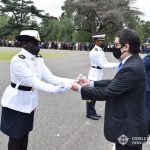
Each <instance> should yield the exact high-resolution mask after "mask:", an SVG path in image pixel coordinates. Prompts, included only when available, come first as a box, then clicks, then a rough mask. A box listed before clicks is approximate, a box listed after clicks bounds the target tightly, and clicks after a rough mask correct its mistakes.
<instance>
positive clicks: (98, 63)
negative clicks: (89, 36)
mask: <svg viewBox="0 0 150 150" xmlns="http://www.w3.org/2000/svg"><path fill="white" fill-rule="evenodd" d="M89 56H90V61H91V67H90V70H89V73H88V79H89V80H92V81H98V80H102V78H103V68H117V67H118V65H119V64H118V63H110V62H108V61H107V59H106V57H105V53H104V52H103V50H102V48H101V47H99V46H97V45H95V46H94V48H93V49H92V50H91V52H90V53H89ZM97 67H98V68H99V69H98V68H97ZM100 68H101V69H100Z"/></svg>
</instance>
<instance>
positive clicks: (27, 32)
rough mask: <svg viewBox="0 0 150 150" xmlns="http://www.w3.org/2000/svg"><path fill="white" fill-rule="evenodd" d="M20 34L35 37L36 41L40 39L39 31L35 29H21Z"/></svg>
mask: <svg viewBox="0 0 150 150" xmlns="http://www.w3.org/2000/svg"><path fill="white" fill-rule="evenodd" d="M20 35H28V36H32V37H33V38H35V39H36V40H37V41H41V39H40V35H39V32H38V31H36V30H23V31H21V33H20Z"/></svg>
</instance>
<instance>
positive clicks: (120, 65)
mask: <svg viewBox="0 0 150 150" xmlns="http://www.w3.org/2000/svg"><path fill="white" fill-rule="evenodd" d="M121 67H122V62H120V64H119V66H118V69H117V70H118V71H119V70H120V69H121Z"/></svg>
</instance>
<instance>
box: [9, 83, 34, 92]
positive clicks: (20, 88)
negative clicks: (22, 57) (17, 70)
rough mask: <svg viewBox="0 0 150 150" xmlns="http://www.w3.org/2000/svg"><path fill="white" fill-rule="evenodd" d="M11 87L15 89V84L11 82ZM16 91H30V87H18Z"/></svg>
mask: <svg viewBox="0 0 150 150" xmlns="http://www.w3.org/2000/svg"><path fill="white" fill-rule="evenodd" d="M11 87H13V88H15V87H16V84H15V83H13V82H11ZM17 89H19V90H22V91H31V90H32V87H29V86H23V85H19V86H18V88H17Z"/></svg>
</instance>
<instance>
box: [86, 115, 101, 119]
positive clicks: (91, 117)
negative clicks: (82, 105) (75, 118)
mask: <svg viewBox="0 0 150 150" xmlns="http://www.w3.org/2000/svg"><path fill="white" fill-rule="evenodd" d="M86 117H87V118H90V119H92V120H99V118H98V117H97V116H89V115H87V116H86Z"/></svg>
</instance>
